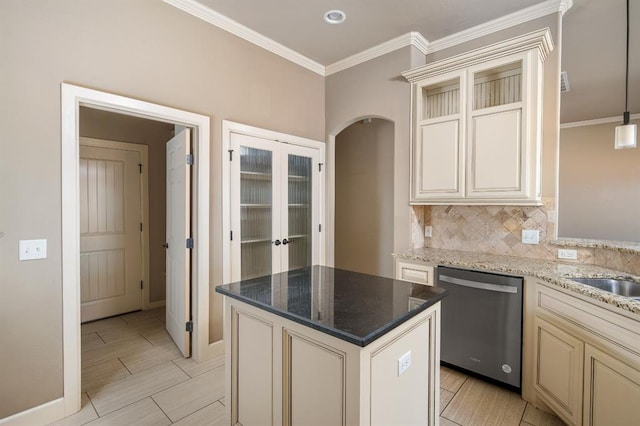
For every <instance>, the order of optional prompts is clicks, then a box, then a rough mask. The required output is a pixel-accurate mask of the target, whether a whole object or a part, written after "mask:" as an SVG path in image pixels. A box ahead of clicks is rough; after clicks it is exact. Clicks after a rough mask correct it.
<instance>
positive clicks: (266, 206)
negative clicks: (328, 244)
mask: <svg viewBox="0 0 640 426" xmlns="http://www.w3.org/2000/svg"><path fill="white" fill-rule="evenodd" d="M230 147H231V151H232V152H231V154H230V158H231V166H230V173H231V179H230V186H231V190H230V198H231V205H230V210H231V212H230V213H231V214H230V217H231V234H230V235H229V238H230V239H231V242H230V247H231V256H230V262H231V281H239V280H244V279H250V278H255V277H260V276H264V275H270V274H276V273H279V272H283V271H288V270H291V269H298V268H303V267H306V266H311V265H312V264H317V263H319V261H320V234H319V224H320V213H321V211H322V205H321V192H322V188H321V179H320V166H319V164H320V163H321V160H320V151H319V150H318V149H315V148H310V147H303V146H297V145H293V144H286V143H281V142H278V141H272V140H268V139H263V138H258V137H253V136H247V135H241V134H235V133H234V134H232V136H231V144H230Z"/></svg>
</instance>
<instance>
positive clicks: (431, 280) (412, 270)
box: [395, 259, 435, 286]
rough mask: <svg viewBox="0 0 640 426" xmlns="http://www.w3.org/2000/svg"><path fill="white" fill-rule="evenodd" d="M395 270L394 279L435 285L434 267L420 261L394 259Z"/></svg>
mask: <svg viewBox="0 0 640 426" xmlns="http://www.w3.org/2000/svg"><path fill="white" fill-rule="evenodd" d="M395 268H396V272H395V278H396V279H397V280H402V281H409V282H412V283H416V284H424V285H431V286H433V285H435V277H434V272H435V267H433V266H430V265H426V264H425V263H423V262H420V261H412V260H408V259H396V262H395Z"/></svg>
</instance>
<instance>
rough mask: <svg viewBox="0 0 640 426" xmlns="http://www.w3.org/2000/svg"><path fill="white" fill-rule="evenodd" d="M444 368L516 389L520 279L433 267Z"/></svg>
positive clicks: (519, 357)
mask: <svg viewBox="0 0 640 426" xmlns="http://www.w3.org/2000/svg"><path fill="white" fill-rule="evenodd" d="M436 271H437V275H436V276H437V281H436V282H437V286H438V287H444V288H446V289H447V290H448V291H449V295H448V296H447V297H445V298H444V299H443V300H442V322H441V326H442V332H441V337H442V346H441V353H440V357H441V360H442V361H443V362H444V363H445V364H449V365H452V366H456V367H459V368H462V369H464V370H467V371H470V372H472V373H476V374H478V375H481V376H484V377H487V378H489V379H491V380H493V381H497V382H499V383H502V384H505V385H507V387H510V388H512V389H516V390H519V389H520V388H521V381H520V379H521V363H522V281H523V280H522V278H519V277H511V276H506V275H498V274H492V273H487V272H478V271H469V270H464V269H455V268H448V267H438V268H436Z"/></svg>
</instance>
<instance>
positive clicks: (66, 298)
mask: <svg viewBox="0 0 640 426" xmlns="http://www.w3.org/2000/svg"><path fill="white" fill-rule="evenodd" d="M80 106H88V107H90V108H96V109H101V110H105V111H112V112H116V113H121V114H126V115H131V116H136V117H141V118H147V119H152V120H156V121H162V122H165V123H172V124H177V125H182V126H187V127H191V128H193V129H194V134H193V138H194V139H193V140H194V153H195V155H194V157H195V162H194V170H193V176H194V186H193V189H192V232H193V235H194V237H195V238H194V249H193V252H192V271H193V273H192V279H191V287H192V303H191V312H192V318H193V322H194V329H193V334H192V346H193V351H192V353H193V358H194V359H195V360H196V361H201V360H204V359H208V358H210V357H212V356H214V355H217V354H221V353H222V351H223V350H224V346H223V344H222V342H215V343H213V344H209V253H210V244H209V185H210V179H209V162H210V152H209V149H210V146H209V138H210V118H209V117H208V116H204V115H200V114H195V113H192V112H188V111H183V110H179V109H175V108H170V107H167V106H163V105H158V104H153V103H150V102H145V101H141V100H137V99H133V98H127V97H124V96H119V95H115V94H111V93H106V92H101V91H98V90H93V89H88V88H85V87H80V86H76V85H73V84H69V83H61V121H62V122H61V151H62V152H61V165H62V167H61V178H62V186H61V189H62V308H63V310H62V334H63V346H62V353H63V379H64V386H63V398H64V413H65V415H70V414H73V413H75V412H77V411H79V410H80V406H81V398H80V396H81V388H80V349H81V346H80V342H81V340H80V222H79V211H80V206H79V194H78V192H79V177H78V176H79V171H78V169H79V161H78V159H79V146H80V145H79V139H78V138H79V122H80V116H79V109H80Z"/></svg>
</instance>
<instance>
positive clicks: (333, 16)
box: [324, 10, 347, 24]
mask: <svg viewBox="0 0 640 426" xmlns="http://www.w3.org/2000/svg"><path fill="white" fill-rule="evenodd" d="M345 19H347V15H346V14H345V13H344V12H343V11H341V10H330V11H328V12H327V13H325V14H324V21H325V22H326V23H327V24H342V23H343V22H344V20H345Z"/></svg>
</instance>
